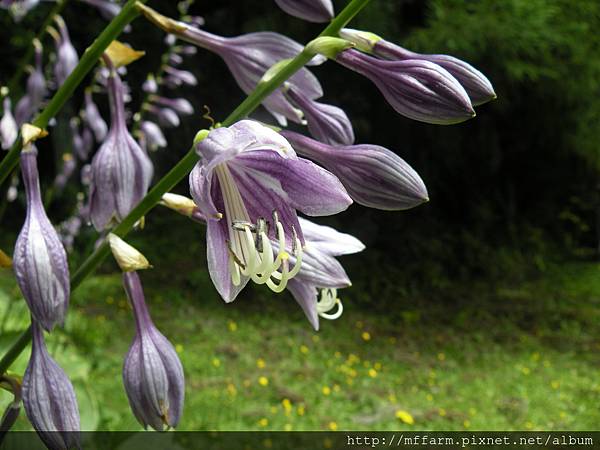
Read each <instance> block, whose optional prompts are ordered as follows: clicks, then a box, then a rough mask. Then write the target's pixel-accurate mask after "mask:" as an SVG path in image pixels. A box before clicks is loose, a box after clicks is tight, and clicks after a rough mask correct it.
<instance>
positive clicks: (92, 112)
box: [83, 89, 108, 142]
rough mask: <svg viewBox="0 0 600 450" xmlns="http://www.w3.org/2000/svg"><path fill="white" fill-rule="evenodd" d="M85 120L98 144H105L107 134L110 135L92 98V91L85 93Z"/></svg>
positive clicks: (88, 90)
mask: <svg viewBox="0 0 600 450" xmlns="http://www.w3.org/2000/svg"><path fill="white" fill-rule="evenodd" d="M83 119H84V121H85V123H86V125H87V126H88V127H89V128H90V129H91V130H92V131H93V132H94V137H95V138H96V142H104V139H105V138H106V134H107V133H108V126H107V125H106V122H105V121H104V119H103V118H102V116H101V115H100V111H98V107H97V106H96V103H94V100H93V98H92V91H91V90H90V89H86V91H85V110H84V114H83Z"/></svg>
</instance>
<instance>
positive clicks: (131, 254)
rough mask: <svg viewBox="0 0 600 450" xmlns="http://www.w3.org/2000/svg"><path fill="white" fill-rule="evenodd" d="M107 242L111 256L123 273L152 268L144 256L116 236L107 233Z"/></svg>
mask: <svg viewBox="0 0 600 450" xmlns="http://www.w3.org/2000/svg"><path fill="white" fill-rule="evenodd" d="M107 240H108V245H110V249H111V251H112V254H113V256H114V257H115V259H116V260H117V264H119V267H120V268H121V270H122V271H123V272H132V271H134V270H143V269H148V268H149V267H152V266H151V265H150V263H149V262H148V260H147V259H146V257H145V256H144V255H142V254H141V253H140V252H139V251H138V250H137V249H136V248H135V247H132V246H131V245H129V244H128V243H127V242H125V241H124V240H123V239H121V238H120V237H119V236H117V235H116V234H113V233H109V235H108V237H107Z"/></svg>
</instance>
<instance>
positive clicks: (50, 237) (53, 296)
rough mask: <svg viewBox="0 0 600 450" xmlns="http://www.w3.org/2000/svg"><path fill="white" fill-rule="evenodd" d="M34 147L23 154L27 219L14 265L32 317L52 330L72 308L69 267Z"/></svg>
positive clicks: (16, 251) (20, 235)
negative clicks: (44, 195)
mask: <svg viewBox="0 0 600 450" xmlns="http://www.w3.org/2000/svg"><path fill="white" fill-rule="evenodd" d="M36 156H37V151H36V150H35V148H34V147H33V146H31V144H30V146H29V147H28V148H26V149H25V150H24V151H23V152H21V171H22V173H23V184H24V185H25V192H26V194H27V218H26V219H25V224H24V225H23V228H22V229H21V232H20V233H19V237H18V238H17V242H16V244H15V253H14V257H13V266H14V269H15V275H16V278H17V282H18V283H19V287H20V288H21V292H22V293H23V297H24V298H25V301H26V302H27V306H29V310H30V311H31V315H32V316H33V317H34V319H35V320H37V321H38V322H39V323H40V325H41V326H42V327H44V328H45V329H46V330H48V331H50V330H52V328H54V326H55V325H56V324H59V325H62V324H63V323H64V320H65V315H66V313H67V306H68V305H69V293H70V285H69V266H68V263H67V255H66V253H65V249H64V247H63V246H62V244H61V242H60V239H59V237H58V234H57V233H56V231H55V229H54V227H53V226H52V224H51V223H50V221H49V220H48V216H46V212H45V211H44V206H43V204H42V198H41V194H40V183H39V177H38V170H37V161H36Z"/></svg>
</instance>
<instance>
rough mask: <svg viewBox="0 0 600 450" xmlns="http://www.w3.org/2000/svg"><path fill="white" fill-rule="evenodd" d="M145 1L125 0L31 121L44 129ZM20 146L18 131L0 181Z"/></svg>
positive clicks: (13, 163)
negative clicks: (120, 8) (138, 6)
mask: <svg viewBox="0 0 600 450" xmlns="http://www.w3.org/2000/svg"><path fill="white" fill-rule="evenodd" d="M146 1H147V0H128V2H127V4H126V5H125V6H124V7H123V9H122V10H121V12H120V13H119V15H118V16H116V17H115V18H114V19H113V20H112V21H111V22H110V23H109V24H108V26H107V27H106V28H105V29H104V31H103V32H102V33H101V34H100V36H98V37H97V38H96V40H95V41H94V43H93V44H92V45H91V47H89V48H88V49H87V50H86V52H85V53H84V54H83V57H82V58H81V60H80V61H79V64H77V67H75V70H73V72H72V73H71V75H69V77H68V78H67V79H66V80H65V82H64V84H63V85H62V86H61V87H60V89H59V90H58V91H57V92H56V93H55V94H54V96H53V97H52V99H51V100H50V102H49V103H48V104H47V105H46V107H45V108H44V110H43V111H42V112H41V113H40V115H39V116H37V117H36V119H35V120H34V121H33V125H35V126H36V127H38V128H42V129H45V128H46V127H47V126H48V122H49V121H50V119H52V118H53V117H54V116H56V114H57V113H58V112H59V111H60V110H61V108H62V107H63V106H64V104H65V103H66V102H67V100H68V99H69V98H71V96H72V95H73V92H74V91H75V89H76V88H77V86H79V84H80V83H81V82H82V81H83V79H84V77H85V76H86V75H87V74H88V73H89V72H90V71H91V70H92V68H93V67H94V66H95V65H96V62H97V61H98V58H100V56H101V55H102V53H103V52H104V50H105V49H106V48H107V47H108V46H109V45H110V43H111V42H112V41H114V40H115V39H116V38H117V36H118V35H119V34H120V33H121V31H123V28H125V26H126V25H127V24H129V23H130V22H131V21H132V20H133V19H135V18H136V17H137V16H138V14H139V12H138V9H137V8H136V7H135V4H136V3H138V2H139V3H145V2H146ZM22 147H23V142H22V139H21V134H20V133H19V136H18V137H17V140H16V141H15V143H14V144H13V146H12V148H11V149H10V151H9V152H8V153H7V154H6V156H4V159H3V160H2V162H0V184H2V183H3V182H4V180H6V178H7V177H8V175H9V174H10V173H11V172H12V170H13V169H14V168H15V167H16V166H17V164H18V163H19V153H20V152H21V149H22Z"/></svg>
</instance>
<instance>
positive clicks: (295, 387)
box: [0, 263, 600, 430]
mask: <svg viewBox="0 0 600 450" xmlns="http://www.w3.org/2000/svg"><path fill="white" fill-rule="evenodd" d="M599 275H600V269H599V267H598V266H597V265H593V264H590V263H570V264H567V265H564V266H563V267H561V268H560V270H558V269H553V270H550V271H549V272H548V273H546V275H545V276H544V279H543V280H537V281H531V282H529V283H526V284H521V285H519V286H496V287H494V288H493V289H491V288H489V287H487V288H486V287H485V286H478V285H475V286H471V287H469V288H468V289H466V288H463V289H464V291H465V292H460V288H456V290H457V292H453V293H452V295H448V296H444V298H439V299H438V298H410V296H407V295H405V294H403V293H400V291H395V290H394V287H393V284H391V283H390V284H389V285H383V286H382V287H381V292H384V295H391V296H397V301H396V307H395V308H393V309H390V310H387V311H381V310H380V309H378V308H374V309H372V310H369V309H366V308H364V307H361V308H360V309H359V308H358V307H354V306H353V299H358V298H359V297H360V296H361V295H367V294H361V289H364V291H366V281H363V280H361V279H360V277H359V279H358V280H355V285H354V287H353V288H352V289H351V290H348V292H343V291H342V295H344V294H345V295H344V296H343V297H342V299H343V300H344V301H345V307H346V308H345V312H344V315H343V316H342V317H341V318H340V319H338V320H337V321H335V322H328V321H323V322H322V329H321V331H320V332H318V333H316V332H313V331H312V329H311V328H310V326H309V324H308V322H307V321H306V320H305V319H304V316H303V314H302V313H301V311H300V309H299V308H298V307H297V305H296V304H295V302H294V301H293V299H292V298H291V296H289V295H288V294H284V295H280V296H275V295H272V294H270V293H268V292H266V290H263V289H260V288H258V287H252V288H250V289H249V290H248V291H246V292H245V293H244V294H243V295H242V296H241V297H240V298H239V299H238V300H236V301H235V302H234V303H233V304H230V305H225V304H224V303H223V302H222V301H221V300H220V299H218V298H217V297H216V295H215V293H214V289H213V288H212V287H211V285H210V283H209V281H208V280H207V278H206V275H205V274H204V273H202V272H200V273H195V274H194V277H195V279H196V281H195V283H194V284H193V285H187V286H186V285H183V286H182V283H178V282H176V281H175V282H174V283H172V284H171V283H169V285H166V284H165V283H164V281H165V280H159V281H157V280H155V279H153V274H152V272H151V271H149V272H146V273H144V274H142V281H143V282H145V281H147V284H148V288H147V293H146V294H147V300H148V304H149V306H150V310H151V313H152V315H153V318H154V320H155V322H156V324H157V326H158V327H159V328H160V329H161V330H162V332H163V333H164V334H165V335H166V336H167V337H168V338H169V339H170V340H171V342H172V343H173V344H174V345H175V346H176V348H177V351H178V352H179V354H180V357H181V359H182V363H183V365H184V368H185V372H186V377H187V380H186V385H187V391H186V404H185V411H184V416H183V419H182V421H181V424H180V427H179V428H180V429H182V430H197V429H201V430H259V429H265V430H328V429H331V430H335V429H338V430H350V429H362V430H392V429H396V430H397V429H421V430H423V429H427V430H513V429H519V430H526V429H555V430H561V429H570V430H590V429H595V428H597V426H598V423H600V408H599V407H598V405H599V404H600V356H599V353H600V352H599V350H600V276H599ZM161 285H164V287H161ZM173 286H180V288H179V289H178V290H174V288H173ZM371 289H373V288H371ZM371 300H373V301H376V300H377V299H373V298H371ZM11 302H12V306H10V312H9V313H8V315H7V314H4V311H6V310H7V308H9V304H11ZM388 304H389V303H388ZM0 308H1V309H0V311H3V313H2V314H1V315H0V317H1V316H4V323H3V325H4V330H5V335H4V336H3V338H2V339H1V340H0V346H1V347H2V348H5V347H6V345H7V344H8V343H9V342H10V340H11V339H12V338H13V337H14V333H15V332H16V331H17V330H20V329H22V328H23V327H24V326H25V325H26V317H27V312H26V310H25V307H24V302H23V301H22V300H20V299H19V296H18V289H17V288H16V287H15V283H14V280H13V279H12V276H11V273H10V272H7V271H4V272H2V273H1V274H0ZM133 331H134V329H133V320H132V317H131V311H130V309H129V306H128V304H127V302H126V299H125V295H124V292H123V290H122V288H121V280H120V277H119V276H118V275H99V276H96V277H94V278H91V279H90V280H88V281H87V282H86V283H85V284H84V285H83V286H81V288H80V289H78V290H77V292H76V293H75V294H74V296H73V299H72V307H71V309H70V313H69V319H68V323H67V329H66V332H57V333H54V334H53V335H52V336H51V337H49V338H48V342H49V344H50V348H51V351H52V353H53V355H54V356H55V357H56V359H57V360H58V362H59V363H60V364H61V365H62V366H63V367H64V368H65V369H66V371H67V372H68V373H69V374H70V376H71V377H72V379H73V380H74V384H75V385H76V389H77V392H78V397H79V402H80V409H81V413H82V422H83V426H84V427H86V428H87V429H96V428H98V429H110V430H136V429H139V428H140V427H139V425H138V424H137V422H136V421H135V419H134V418H133V416H132V415H131V414H130V412H129V406H128V404H127V399H126V396H125V393H124V391H123V388H122V383H121V367H122V360H123V356H124V355H125V353H126V352H127V349H128V346H129V344H130V341H131V339H132V335H133ZM26 356H28V352H27V355H26ZM25 364H26V358H21V359H20V360H19V361H18V363H17V364H16V365H15V366H14V367H13V369H14V370H16V371H22V370H23V369H24V367H25ZM8 399H9V396H8V394H6V393H5V392H2V394H0V400H2V401H3V402H6V401H8ZM18 428H20V429H27V424H26V422H25V421H24V420H23V419H20V422H19V423H18Z"/></svg>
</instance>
